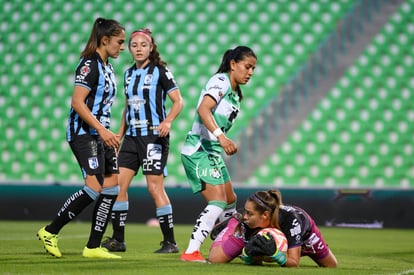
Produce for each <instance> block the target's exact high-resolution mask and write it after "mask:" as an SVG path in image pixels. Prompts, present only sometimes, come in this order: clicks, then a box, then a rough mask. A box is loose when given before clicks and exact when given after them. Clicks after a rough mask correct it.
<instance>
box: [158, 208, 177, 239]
mask: <svg viewBox="0 0 414 275" xmlns="http://www.w3.org/2000/svg"><path fill="white" fill-rule="evenodd" d="M157 218H158V221H159V223H160V227H161V232H162V235H163V236H164V241H168V242H172V243H175V239H174V220H173V215H172V214H167V215H162V216H158V217H157Z"/></svg>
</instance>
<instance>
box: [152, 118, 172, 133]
mask: <svg viewBox="0 0 414 275" xmlns="http://www.w3.org/2000/svg"><path fill="white" fill-rule="evenodd" d="M170 129H171V123H170V122H167V121H165V120H164V121H163V122H161V123H160V125H158V127H157V128H156V130H157V131H158V133H159V136H160V137H166V136H168V134H169V133H170Z"/></svg>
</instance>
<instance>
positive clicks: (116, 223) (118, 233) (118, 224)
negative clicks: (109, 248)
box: [111, 201, 129, 242]
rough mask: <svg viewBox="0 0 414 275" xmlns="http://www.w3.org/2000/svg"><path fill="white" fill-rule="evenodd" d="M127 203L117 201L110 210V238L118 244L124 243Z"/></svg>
mask: <svg viewBox="0 0 414 275" xmlns="http://www.w3.org/2000/svg"><path fill="white" fill-rule="evenodd" d="M128 209H129V203H128V201H117V202H115V204H114V207H113V208H112V214H111V219H112V229H113V234H112V238H113V239H116V240H117V241H118V242H124V241H125V223H126V220H127V216H128Z"/></svg>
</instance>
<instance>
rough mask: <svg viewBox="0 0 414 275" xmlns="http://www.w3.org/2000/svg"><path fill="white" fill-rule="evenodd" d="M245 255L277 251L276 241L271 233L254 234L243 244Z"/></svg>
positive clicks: (259, 254)
mask: <svg viewBox="0 0 414 275" xmlns="http://www.w3.org/2000/svg"><path fill="white" fill-rule="evenodd" d="M245 250H246V255H249V256H271V255H273V254H275V253H276V252H277V250H278V249H277V247H276V242H275V240H274V239H273V237H272V235H270V234H268V233H264V234H263V235H255V236H254V237H253V238H251V239H250V241H249V242H248V243H247V244H246V246H245Z"/></svg>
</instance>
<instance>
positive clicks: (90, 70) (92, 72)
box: [75, 58, 99, 90]
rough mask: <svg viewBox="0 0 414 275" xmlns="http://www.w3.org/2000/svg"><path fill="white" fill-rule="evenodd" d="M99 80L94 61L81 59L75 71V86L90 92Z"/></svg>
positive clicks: (96, 65)
mask: <svg viewBox="0 0 414 275" xmlns="http://www.w3.org/2000/svg"><path fill="white" fill-rule="evenodd" d="M98 78H99V71H98V64H97V61H96V60H93V59H86V58H83V59H82V60H81V61H80V63H79V65H78V67H77V68H76V71H75V85H79V86H83V87H85V88H87V89H88V90H92V89H93V87H95V86H96V81H97V79H98Z"/></svg>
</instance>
